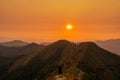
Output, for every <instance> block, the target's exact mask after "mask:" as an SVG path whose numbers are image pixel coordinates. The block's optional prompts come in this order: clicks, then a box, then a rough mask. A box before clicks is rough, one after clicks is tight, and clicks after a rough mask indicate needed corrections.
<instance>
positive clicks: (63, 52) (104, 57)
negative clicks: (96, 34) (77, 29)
mask: <svg viewBox="0 0 120 80" xmlns="http://www.w3.org/2000/svg"><path fill="white" fill-rule="evenodd" d="M17 64H18V65H17ZM58 64H63V65H64V67H63V73H68V74H70V72H71V71H70V70H80V71H82V72H84V75H83V76H82V78H81V80H120V74H119V73H120V56H118V55H115V54H113V53H111V52H109V51H107V50H104V49H102V48H100V47H99V46H97V45H96V44H95V43H93V42H82V43H80V44H75V43H71V42H69V41H66V40H59V41H56V42H54V43H52V44H50V45H48V46H45V47H43V48H42V49H39V50H36V51H35V52H33V53H31V54H29V55H27V56H23V57H21V58H19V59H17V60H16V61H15V62H14V64H13V65H12V66H10V67H9V70H8V73H7V72H6V73H5V74H4V75H1V80H50V77H54V76H55V75H57V67H56V65H58ZM16 65H17V66H16ZM74 74H76V73H73V75H74Z"/></svg>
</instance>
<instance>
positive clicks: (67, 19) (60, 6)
mask: <svg viewBox="0 0 120 80" xmlns="http://www.w3.org/2000/svg"><path fill="white" fill-rule="evenodd" d="M67 24H72V25H73V27H74V28H73V30H66V28H65V26H66V25H67ZM110 38H120V0H0V41H5V40H11V39H21V40H26V41H37V42H41V41H55V40H58V39H68V40H71V41H86V40H98V39H99V40H104V39H110Z"/></svg>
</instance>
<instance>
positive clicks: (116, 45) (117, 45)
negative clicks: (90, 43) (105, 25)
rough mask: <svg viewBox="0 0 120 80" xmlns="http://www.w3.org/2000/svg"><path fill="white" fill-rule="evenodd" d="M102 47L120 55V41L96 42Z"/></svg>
mask: <svg viewBox="0 0 120 80" xmlns="http://www.w3.org/2000/svg"><path fill="white" fill-rule="evenodd" d="M95 43H96V44H98V45H99V46H100V47H102V48H104V49H106V50H109V51H111V52H113V53H116V54H118V55H120V39H110V40H105V41H96V42H95Z"/></svg>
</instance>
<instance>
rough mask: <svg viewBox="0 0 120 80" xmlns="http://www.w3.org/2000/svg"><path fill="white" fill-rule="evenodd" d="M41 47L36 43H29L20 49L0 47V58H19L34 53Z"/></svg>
mask: <svg viewBox="0 0 120 80" xmlns="http://www.w3.org/2000/svg"><path fill="white" fill-rule="evenodd" d="M41 47H43V45H39V44H36V43H31V44H28V45H26V46H21V47H8V46H0V56H5V57H8V56H9V57H10V56H12V57H13V56H19V55H26V54H29V53H32V52H34V51H35V50H38V49H39V48H41Z"/></svg>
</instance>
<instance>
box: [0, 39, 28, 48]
mask: <svg viewBox="0 0 120 80" xmlns="http://www.w3.org/2000/svg"><path fill="white" fill-rule="evenodd" d="M28 44H29V43H28V42H24V41H20V40H13V41H9V42H3V43H0V45H2V46H8V47H17V46H18V47H19V46H26V45H28Z"/></svg>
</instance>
